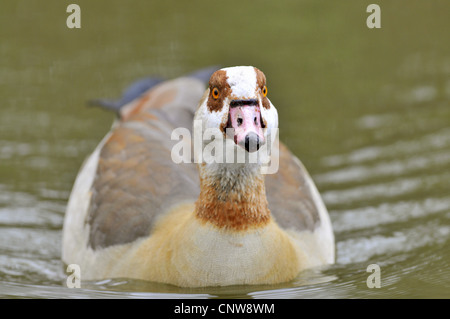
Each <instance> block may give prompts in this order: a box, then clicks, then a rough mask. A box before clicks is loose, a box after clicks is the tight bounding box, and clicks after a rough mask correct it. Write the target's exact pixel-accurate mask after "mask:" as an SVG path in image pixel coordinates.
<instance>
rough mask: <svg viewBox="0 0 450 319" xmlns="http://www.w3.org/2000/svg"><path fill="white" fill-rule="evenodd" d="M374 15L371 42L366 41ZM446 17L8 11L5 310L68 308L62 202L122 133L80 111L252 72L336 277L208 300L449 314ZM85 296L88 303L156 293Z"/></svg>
mask: <svg viewBox="0 0 450 319" xmlns="http://www.w3.org/2000/svg"><path fill="white" fill-rule="evenodd" d="M70 3H76V4H78V5H79V6H80V8H81V28H80V29H69V28H68V27H67V25H66V19H67V17H68V16H69V14H70V13H67V12H66V8H67V6H68V5H69V4H70ZM371 3H377V4H378V5H379V6H380V8H381V28H380V29H369V28H368V27H367V25H366V19H367V17H368V16H369V14H370V13H367V12H366V8H367V6H368V5H369V4H371ZM449 12H450V2H448V1H447V0H441V1H439V0H431V1H419V0H408V1H406V0H398V1H387V0H382V1H376V2H374V1H361V0H346V1H317V0H301V1H242V0H241V1H226V2H224V1H219V2H212V1H199V0H194V1H174V0H166V1H130V2H124V1H117V0H112V1H105V0H98V1H87V0H77V1H72V2H71V1H56V0H48V1H42V0H41V1H36V0H27V1H24V0H17V1H12V0H7V1H3V2H2V4H1V5H0V97H1V106H0V255H1V258H0V282H1V283H2V287H3V288H1V289H3V290H0V294H3V295H6V296H9V295H14V296H22V295H25V296H35V295H39V294H44V295H45V296H54V295H53V294H61V293H63V294H64V293H67V291H66V290H64V289H62V291H63V292H61V290H60V287H61V282H64V274H63V273H62V271H61V265H60V262H59V258H60V236H61V227H62V220H63V216H64V210H65V205H66V201H67V198H68V196H69V193H70V190H71V187H72V184H73V181H74V179H75V176H76V174H77V172H78V169H79V168H80V166H81V164H82V162H83V160H84V158H85V157H86V156H87V155H88V154H89V153H90V152H91V151H92V150H93V148H94V147H95V146H96V144H97V143H98V142H99V141H100V139H101V138H102V137H103V136H104V134H106V132H107V131H108V130H109V128H110V126H111V123H112V120H113V118H114V115H113V114H111V113H107V112H105V111H103V110H100V109H96V108H89V107H87V106H86V101H87V100H89V99H92V98H97V97H108V98H116V97H119V96H120V95H121V93H122V91H123V89H124V88H125V87H126V86H127V85H128V84H130V83H131V82H133V81H134V80H136V79H139V78H142V77H146V76H152V75H155V76H163V77H167V78H172V77H176V76H180V75H183V74H186V73H188V72H191V71H194V70H195V69H197V68H202V67H205V66H210V65H222V66H234V65H254V66H256V67H258V68H260V69H261V70H262V71H264V73H265V74H266V77H267V80H268V88H269V97H270V99H271V101H272V102H273V104H274V105H275V106H276V107H277V109H278V112H279V116H280V137H281V139H282V140H283V141H285V142H286V144H287V145H288V146H289V147H290V148H291V149H292V150H293V152H294V153H295V154H296V155H297V156H298V157H299V158H300V159H301V160H302V161H303V163H304V164H305V166H306V167H307V168H308V170H309V171H310V173H311V174H312V176H313V178H314V179H315V180H316V182H317V186H318V188H319V190H320V191H321V193H322V195H323V197H324V200H325V203H326V205H327V207H328V209H329V211H330V215H331V218H332V221H333V225H334V226H335V232H336V239H337V255H338V260H337V261H338V262H337V264H336V265H335V266H334V267H331V268H330V269H327V270H326V271H325V273H320V274H314V275H310V276H312V277H308V276H306V277H301V278H300V279H299V280H297V281H295V282H293V283H290V284H289V285H286V286H281V287H276V288H274V287H266V288H261V287H259V288H256V287H255V288H248V287H246V288H245V289H244V288H242V287H236V288H235V289H228V290H225V291H219V292H217V291H213V292H211V291H206V292H205V293H213V294H214V293H216V294H221V293H227V294H229V295H228V296H246V297H255V296H259V293H263V292H262V291H267V295H268V296H276V295H277V293H278V292H279V290H277V289H284V288H285V289H287V291H288V295H289V296H292V297H308V296H316V297H336V296H343V297H381V298H388V297H404V296H406V297H422V298H423V297H434V298H436V297H447V298H448V297H450V292H449V289H448V287H449V286H450V278H449V277H450V273H449V268H450V267H448V266H449V263H450V254H449V250H448V243H449V238H450V227H449V226H448V225H449V224H450V223H449V219H450V194H449V193H450V192H449V190H450V187H449V180H450V178H449V177H450V154H449V150H450V148H449V146H450V125H449V124H450V105H449V101H450V41H449V40H448V30H450V19H449ZM444 247H447V248H446V249H444ZM425 261H427V262H425ZM371 263H379V264H380V266H381V269H382V273H383V274H387V276H388V278H387V279H385V280H384V281H383V278H382V284H383V283H384V289H383V288H381V289H378V290H373V289H368V288H367V287H366V285H365V278H366V277H367V275H368V274H366V272H365V269H366V267H367V266H368V265H369V264H371ZM305 278H306V279H305ZM316 280H317V281H318V282H320V284H317V283H315V282H316ZM324 282H325V283H324ZM93 287H94V293H93V294H94V296H95V289H97V290H98V291H99V292H104V291H109V290H111V289H118V290H119V291H121V293H123V295H120V294H119V296H129V295H127V291H129V290H136V289H137V290H144V291H153V292H155V293H158V291H160V290H161V289H162V290H163V291H165V289H166V288H164V289H163V288H160V287H159V288H155V287H153V286H152V287H150V288H149V287H147V286H145V287H146V288H142V286H141V285H137V284H136V283H134V284H126V285H125V286H124V285H112V284H105V283H101V284H98V285H96V284H95V283H94V284H93ZM117 287H119V288H117ZM120 287H122V288H120ZM138 287H139V288H138ZM265 289H266V290H265ZM170 291H172V290H170ZM282 291H283V293H286V291H285V290H282ZM172 292H173V291H172ZM203 292H204V291H202V293H203ZM252 292H258V293H255V294H252ZM70 293H72V294H73V293H74V292H73V291H71V292H70ZM79 293H80V294H82V293H83V292H82V291H81V292H79ZM84 293H86V292H84ZM175 293H185V291H178V290H175ZM263 295H264V293H263ZM149 296H150V297H151V295H149Z"/></svg>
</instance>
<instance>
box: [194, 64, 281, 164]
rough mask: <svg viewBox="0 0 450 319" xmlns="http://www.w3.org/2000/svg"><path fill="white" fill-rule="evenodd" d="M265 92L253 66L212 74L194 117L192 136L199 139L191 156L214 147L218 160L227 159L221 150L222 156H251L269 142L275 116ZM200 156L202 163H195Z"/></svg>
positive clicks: (264, 79) (276, 123) (263, 80)
mask: <svg viewBox="0 0 450 319" xmlns="http://www.w3.org/2000/svg"><path fill="white" fill-rule="evenodd" d="M267 92H268V89H267V85H266V76H265V75H264V73H263V72H262V71H260V70H259V69H257V68H255V67H253V66H237V67H230V68H223V69H220V70H218V71H216V72H215V73H213V74H212V76H211V78H210V81H209V85H208V88H207V90H206V92H205V94H204V95H203V98H202V100H201V101H200V105H199V107H198V109H197V112H196V114H195V118H194V136H195V138H196V140H200V139H201V140H202V147H201V149H197V150H194V154H195V156H196V157H197V158H199V152H201V151H204V150H205V148H208V147H209V148H212V147H214V148H215V151H216V152H215V154H216V156H217V154H218V153H220V156H219V157H221V156H222V158H229V157H226V155H224V154H223V153H222V151H221V149H222V150H225V154H229V153H232V154H236V152H241V153H242V152H243V151H244V153H248V154H249V153H255V152H257V151H259V150H260V148H261V147H263V146H264V145H266V144H267V143H268V141H270V140H273V133H274V131H275V130H276V129H277V128H278V113H277V110H276V109H275V107H274V106H273V104H272V103H271V102H270V100H269V98H268V97H267ZM199 134H200V136H199ZM269 144H270V143H269ZM208 154H210V153H208ZM201 156H202V157H203V161H202V160H198V161H197V162H204V161H205V153H202V154H201ZM231 158H235V157H233V156H232V157H231ZM215 160H216V162H218V161H220V158H217V157H216V158H215ZM210 161H211V160H210ZM206 162H208V159H207V157H206ZM226 163H229V161H226Z"/></svg>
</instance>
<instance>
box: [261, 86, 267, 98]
mask: <svg viewBox="0 0 450 319" xmlns="http://www.w3.org/2000/svg"><path fill="white" fill-rule="evenodd" d="M262 94H263V96H264V97H266V96H267V86H265V85H264V87H263V89H262Z"/></svg>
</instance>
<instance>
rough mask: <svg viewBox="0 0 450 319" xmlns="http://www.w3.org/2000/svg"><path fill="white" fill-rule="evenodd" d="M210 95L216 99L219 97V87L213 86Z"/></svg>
mask: <svg viewBox="0 0 450 319" xmlns="http://www.w3.org/2000/svg"><path fill="white" fill-rule="evenodd" d="M212 97H213V98H214V99H215V100H217V99H218V98H219V89H218V88H213V90H212Z"/></svg>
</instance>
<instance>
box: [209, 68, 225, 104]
mask: <svg viewBox="0 0 450 319" xmlns="http://www.w3.org/2000/svg"><path fill="white" fill-rule="evenodd" d="M227 79H228V76H227V72H226V71H223V70H219V71H216V72H214V73H213V75H211V78H210V80H209V96H208V101H207V103H206V105H207V106H208V109H209V111H210V112H213V111H214V112H218V111H220V110H222V106H223V101H224V100H225V98H226V97H227V96H228V95H229V94H230V91H231V87H230V85H229V84H228V82H227Z"/></svg>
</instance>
